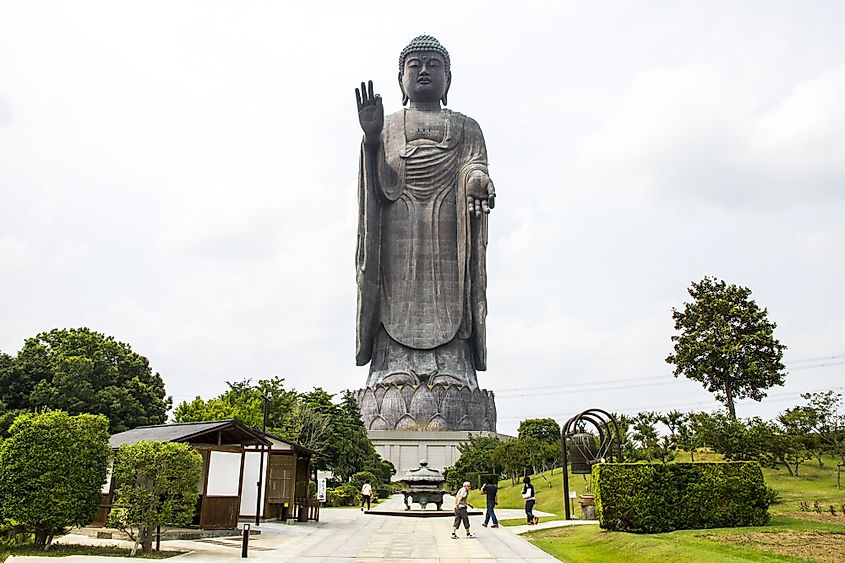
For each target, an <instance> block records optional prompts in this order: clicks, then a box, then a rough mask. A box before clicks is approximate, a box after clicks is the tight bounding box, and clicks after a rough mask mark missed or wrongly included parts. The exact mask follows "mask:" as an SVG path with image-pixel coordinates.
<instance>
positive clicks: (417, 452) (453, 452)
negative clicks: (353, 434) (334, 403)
mask: <svg viewBox="0 0 845 563" xmlns="http://www.w3.org/2000/svg"><path fill="white" fill-rule="evenodd" d="M367 434H368V435H369V437H370V440H371V441H372V442H373V446H375V448H376V451H377V452H378V453H379V455H380V456H381V457H382V458H383V459H386V460H387V461H389V462H390V463H392V464H393V466H394V467H395V468H396V475H394V477H393V478H394V480H397V481H398V480H399V479H401V478H402V476H403V475H404V474H405V472H406V471H408V470H409V469H414V468H416V467H419V465H420V461H421V460H426V461H428V466H429V467H431V468H432V469H437V470H438V471H443V469H445V468H446V467H451V466H452V465H455V462H456V461H458V458H459V457H460V456H461V452H459V451H458V445H460V444H462V443H464V442H468V441H469V435H470V434H472V435H473V436H479V435H481V436H491V437H497V438H499V439H500V440H510V439H511V436H506V435H504V434H498V433H496V432H487V431H478V432H467V431H457V430H456V431H452V430H426V431H410V430H409V431H405V430H370V431H368V432H367Z"/></svg>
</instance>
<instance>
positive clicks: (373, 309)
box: [356, 109, 487, 389]
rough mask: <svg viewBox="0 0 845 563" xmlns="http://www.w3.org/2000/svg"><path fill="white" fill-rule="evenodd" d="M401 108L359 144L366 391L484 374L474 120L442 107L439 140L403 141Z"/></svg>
mask: <svg viewBox="0 0 845 563" xmlns="http://www.w3.org/2000/svg"><path fill="white" fill-rule="evenodd" d="M407 111H408V110H403V111H400V112H398V113H394V114H392V115H389V116H387V117H386V118H385V123H384V127H383V129H382V134H381V143H380V144H379V147H378V149H377V150H373V149H369V150H368V149H367V148H366V147H364V146H363V145H362V147H361V161H360V171H359V179H358V198H359V217H358V219H359V222H358V247H357V254H356V267H357V268H356V271H357V283H358V312H357V313H358V316H357V334H356V336H357V350H356V362H357V364H358V365H359V366H361V365H365V364H367V362H370V375H369V378H368V381H367V385H368V386H373V385H377V384H379V383H395V384H404V383H410V384H418V383H422V382H427V383H429V384H436V383H460V384H463V385H467V386H469V387H470V388H471V389H477V388H478V383H477V379H476V370H478V371H484V370H485V369H486V368H487V350H486V341H485V319H486V316H487V301H486V295H485V294H486V287H487V273H486V267H485V254H486V247H487V215H486V214H482V215H481V216H480V217H477V216H472V217H470V215H469V213H468V211H467V202H466V199H467V197H466V196H467V193H466V190H467V179H468V177H469V175H470V173H471V172H472V171H473V170H482V171H484V172H485V173H486V172H487V150H486V148H485V146H484V137H483V135H482V133H481V129H480V127H479V126H478V124H477V123H476V122H475V121H474V120H472V119H471V118H469V117H467V116H465V115H462V114H460V113H457V112H453V111H450V110H447V109H442V110H440V112H441V113H440V115H441V117H442V119H443V120H444V125H445V133H444V136H443V138H442V140H439V141H438V140H437V139H434V140H432V139H419V140H413V141H408V140H407V137H406V123H405V121H406V115H407Z"/></svg>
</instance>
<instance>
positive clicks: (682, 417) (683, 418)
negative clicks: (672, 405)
mask: <svg viewBox="0 0 845 563" xmlns="http://www.w3.org/2000/svg"><path fill="white" fill-rule="evenodd" d="M660 421H661V422H663V424H665V425H666V427H667V428H668V429H669V435H670V439H671V440H672V443H674V444H675V446H676V447H677V448H678V449H679V450H683V451H685V452H689V455H690V461H692V462H695V450H696V448H698V447H699V446H700V445H701V444H700V443H699V437H698V432H697V428H696V425H695V422H694V419H693V413H688V412H681V411H678V410H673V411H669V412H667V413H666V414H664V415H661V417H660Z"/></svg>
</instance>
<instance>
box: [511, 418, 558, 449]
mask: <svg viewBox="0 0 845 563" xmlns="http://www.w3.org/2000/svg"><path fill="white" fill-rule="evenodd" d="M517 436H518V437H519V438H528V437H531V438H536V439H537V440H540V441H541V442H546V443H549V444H560V425H559V424H558V423H557V422H556V421H555V419H553V418H527V419H525V420H522V421H520V423H519V429H518V430H517Z"/></svg>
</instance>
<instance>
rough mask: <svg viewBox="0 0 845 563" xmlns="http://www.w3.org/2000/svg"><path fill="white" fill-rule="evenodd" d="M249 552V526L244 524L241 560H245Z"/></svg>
mask: <svg viewBox="0 0 845 563" xmlns="http://www.w3.org/2000/svg"><path fill="white" fill-rule="evenodd" d="M248 550H249V524H244V540H243V545H241V558H243V559H246V556H247V551H248Z"/></svg>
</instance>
